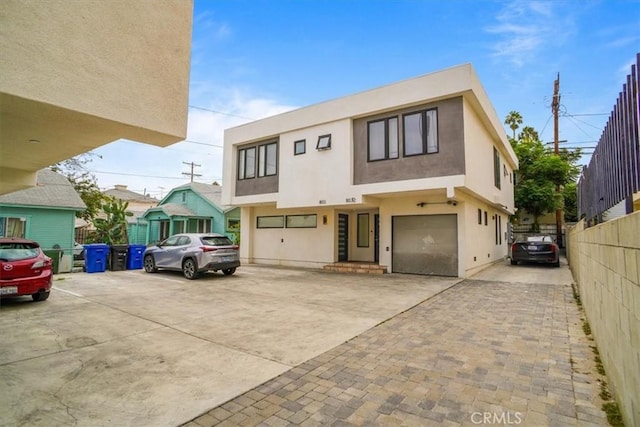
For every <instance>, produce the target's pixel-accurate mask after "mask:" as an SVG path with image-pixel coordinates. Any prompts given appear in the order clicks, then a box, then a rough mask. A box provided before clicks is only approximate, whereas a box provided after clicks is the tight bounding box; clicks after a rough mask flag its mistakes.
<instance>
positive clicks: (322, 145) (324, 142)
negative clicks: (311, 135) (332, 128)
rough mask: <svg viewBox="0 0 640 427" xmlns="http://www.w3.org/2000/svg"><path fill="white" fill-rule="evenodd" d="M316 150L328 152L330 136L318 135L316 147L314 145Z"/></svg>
mask: <svg viewBox="0 0 640 427" xmlns="http://www.w3.org/2000/svg"><path fill="white" fill-rule="evenodd" d="M316 149H317V150H329V149H331V134H329V135H320V136H319V137H318V145H316Z"/></svg>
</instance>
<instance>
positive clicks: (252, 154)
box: [238, 141, 278, 180]
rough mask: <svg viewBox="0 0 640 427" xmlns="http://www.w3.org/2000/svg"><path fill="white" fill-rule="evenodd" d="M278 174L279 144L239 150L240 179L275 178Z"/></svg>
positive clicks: (273, 143) (274, 143) (272, 143)
mask: <svg viewBox="0 0 640 427" xmlns="http://www.w3.org/2000/svg"><path fill="white" fill-rule="evenodd" d="M277 173H278V142H277V141H276V142H269V143H267V144H262V145H258V146H255V145H254V146H252V147H248V148H241V149H239V150H238V179H239V180H243V179H251V178H255V177H256V176H257V177H258V178H261V177H265V176H273V175H277Z"/></svg>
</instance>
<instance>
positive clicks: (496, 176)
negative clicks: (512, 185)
mask: <svg viewBox="0 0 640 427" xmlns="http://www.w3.org/2000/svg"><path fill="white" fill-rule="evenodd" d="M501 178H502V177H501V174H500V152H499V151H498V149H497V148H496V147H493V185H494V186H495V187H496V188H498V189H502V181H501Z"/></svg>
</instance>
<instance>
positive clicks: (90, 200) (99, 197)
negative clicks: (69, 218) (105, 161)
mask: <svg viewBox="0 0 640 427" xmlns="http://www.w3.org/2000/svg"><path fill="white" fill-rule="evenodd" d="M94 157H100V156H99V155H97V154H95V153H92V152H88V153H84V154H80V155H78V156H76V157H72V158H70V159H67V160H64V161H62V162H59V163H56V164H55V165H53V166H51V170H53V171H54V172H58V173H60V174H62V175H64V176H66V177H67V179H68V180H69V182H71V185H73V188H75V190H76V191H77V192H78V194H79V195H80V198H81V199H82V201H83V202H84V204H85V205H86V206H87V208H86V209H85V210H84V211H81V212H77V213H76V216H77V217H78V218H82V219H84V220H85V221H87V222H92V221H93V219H94V218H95V217H96V216H97V215H98V214H99V213H100V212H101V211H102V204H103V203H104V201H105V200H106V199H105V195H104V194H102V192H101V191H100V188H99V187H98V185H97V184H96V177H95V175H93V173H91V172H90V171H89V170H88V169H87V167H86V166H87V164H89V163H90V162H91V161H92V160H93V158H94Z"/></svg>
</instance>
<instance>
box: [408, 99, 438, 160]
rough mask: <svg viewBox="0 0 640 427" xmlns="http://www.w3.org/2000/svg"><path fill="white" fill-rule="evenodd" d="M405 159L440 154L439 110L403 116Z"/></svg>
mask: <svg viewBox="0 0 640 427" xmlns="http://www.w3.org/2000/svg"><path fill="white" fill-rule="evenodd" d="M402 125H403V126H402V133H403V153H404V156H405V157H409V156H418V155H422V154H433V153H437V152H438V110H437V109H431V110H425V111H418V112H416V113H409V114H405V115H403V116H402Z"/></svg>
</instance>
